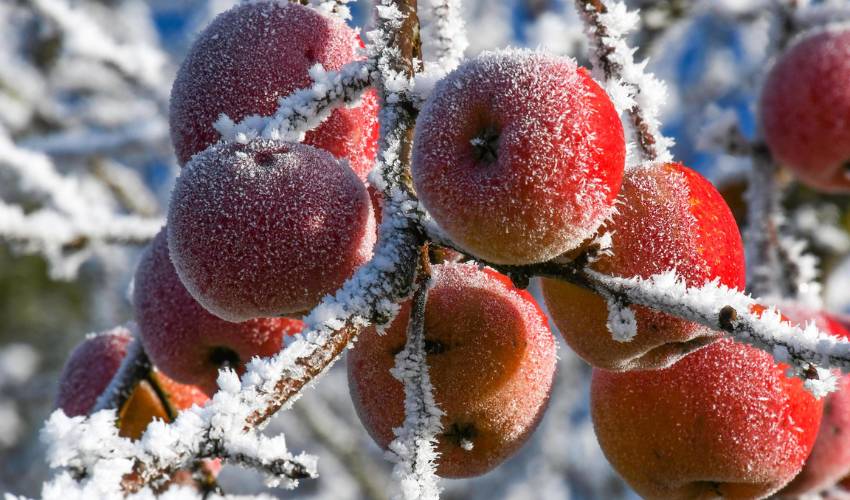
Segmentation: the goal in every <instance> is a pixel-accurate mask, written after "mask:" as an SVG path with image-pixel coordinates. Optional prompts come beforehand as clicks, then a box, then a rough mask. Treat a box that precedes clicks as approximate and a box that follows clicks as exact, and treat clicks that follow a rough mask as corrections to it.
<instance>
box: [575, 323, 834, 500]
mask: <svg viewBox="0 0 850 500" xmlns="http://www.w3.org/2000/svg"><path fill="white" fill-rule="evenodd" d="M822 410H823V402H822V401H818V400H816V399H815V398H814V397H813V396H812V395H811V394H810V393H808V392H807V391H806V390H805V389H804V388H803V384H802V382H801V381H800V380H799V379H795V378H794V379H792V378H788V377H786V376H785V370H784V367H783V366H781V365H777V364H776V363H775V362H774V361H773V358H772V357H771V356H770V355H769V354H767V353H765V352H763V351H760V350H757V349H755V348H752V347H749V346H746V345H743V344H739V343H735V342H733V341H731V340H729V339H721V340H718V341H717V342H715V343H713V344H712V345H710V346H708V347H706V348H704V349H701V350H699V351H697V352H695V353H693V354H691V355H689V356H687V357H685V358H683V359H682V360H680V361H679V362H678V363H676V364H675V365H673V366H672V367H670V368H666V369H661V370H647V371H629V372H611V371H606V370H602V369H594V371H593V379H592V383H591V414H592V418H593V425H594V429H595V431H596V436H597V439H598V440H599V445H600V446H601V447H602V451H603V452H604V453H605V456H606V457H607V458H608V461H609V462H610V463H611V465H612V466H613V467H614V469H615V470H616V471H617V472H618V473H619V474H620V475H621V476H622V477H623V479H625V480H626V482H627V483H629V485H630V486H631V487H632V488H634V490H635V491H636V492H637V493H638V494H639V495H641V496H642V497H644V498H647V499H665V500H673V499H686V498H687V499H690V498H719V497H722V498H739V499H745V498H746V499H751V498H765V497H767V496H768V495H770V494H772V493H774V492H776V491H777V490H778V489H779V488H781V487H782V486H783V485H785V484H786V483H788V482H789V481H790V480H791V479H792V478H793V477H794V476H795V475H796V474H797V473H798V472H799V471H800V470H801V468H802V467H803V463H804V462H805V460H806V457H807V456H808V455H809V453H810V452H811V450H812V446H813V445H814V442H815V438H816V436H817V433H818V427H819V425H820V421H821V412H822Z"/></svg>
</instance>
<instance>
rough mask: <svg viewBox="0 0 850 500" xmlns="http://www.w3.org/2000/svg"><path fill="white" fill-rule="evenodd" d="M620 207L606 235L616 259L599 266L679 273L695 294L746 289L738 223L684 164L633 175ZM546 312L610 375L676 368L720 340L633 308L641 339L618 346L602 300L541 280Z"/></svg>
mask: <svg viewBox="0 0 850 500" xmlns="http://www.w3.org/2000/svg"><path fill="white" fill-rule="evenodd" d="M620 200H621V201H622V203H621V204H619V205H618V213H617V214H615V215H614V216H613V217H612V218H611V221H610V222H609V223H607V224H606V225H605V228H604V230H605V231H610V232H611V235H612V248H611V250H612V255H610V256H604V257H602V258H601V259H600V260H599V261H598V262H596V263H594V264H593V268H594V269H595V270H597V271H600V272H603V273H606V274H611V275H615V276H622V277H631V276H641V277H643V278H647V277H649V276H651V275H653V274H656V273H661V272H664V271H668V270H670V269H676V271H677V272H678V273H679V275H680V276H681V277H682V278H683V279H684V280H685V282H686V283H687V284H688V285H690V286H701V285H703V284H705V283H706V282H707V281H711V280H714V279H719V281H720V283H722V284H724V285H726V286H728V287H731V288H739V289H743V288H744V283H745V278H746V275H745V269H744V250H743V244H742V242H741V236H740V234H739V232H738V226H737V225H736V224H735V218H734V217H733V216H732V213H731V212H730V210H729V207H728V206H727V205H726V203H725V202H724V200H723V198H722V196H721V195H720V194H719V193H718V192H717V190H716V189H715V188H714V187H713V186H712V185H711V183H710V182H708V180H706V179H705V178H704V177H702V176H701V175H699V174H698V173H696V172H695V171H693V170H691V169H689V168H687V167H685V166H683V165H681V164H678V163H668V164H664V165H658V166H650V167H640V168H636V169H632V170H630V171H629V172H627V174H626V176H625V179H624V181H623V188H622V191H621V193H620ZM543 296H544V298H545V299H546V306H547V307H548V308H549V312H550V314H551V316H552V319H553V320H554V322H555V324H556V325H557V326H558V329H559V330H560V331H561V333H562V334H563V336H564V339H565V340H566V341H567V343H568V344H569V345H570V347H572V348H573V349H574V350H575V351H576V353H577V354H578V355H579V356H581V357H582V358H583V359H584V360H586V361H587V362H588V363H590V364H591V365H593V366H596V367H599V368H605V369H609V370H631V369H651V368H663V367H666V366H670V365H671V364H673V363H675V362H676V361H677V360H679V359H681V358H682V357H683V356H685V355H687V354H689V353H690V352H693V351H694V350H696V349H699V348H701V347H704V346H705V345H707V344H709V343H711V342H713V341H714V340H715V339H717V338H718V335H719V334H718V333H717V332H714V331H712V330H710V329H708V328H705V327H703V326H700V325H697V324H695V323H690V322H687V321H684V320H680V319H677V318H673V317H672V316H669V315H666V314H664V313H661V312H657V311H653V310H650V309H647V308H644V307H639V306H634V307H633V309H634V311H635V317H636V320H637V335H636V336H635V337H634V338H633V339H632V340H631V341H629V342H619V341H617V340H614V338H613V337H612V336H611V333H610V332H609V331H608V328H607V326H606V324H607V321H608V308H607V305H606V303H605V300H604V299H602V298H601V297H600V296H598V295H596V294H595V293H592V292H590V291H587V290H585V289H583V288H580V287H578V286H575V285H571V284H568V283H565V282H562V281H555V280H548V279H547V280H543Z"/></svg>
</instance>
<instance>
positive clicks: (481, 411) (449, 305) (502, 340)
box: [348, 263, 556, 477]
mask: <svg viewBox="0 0 850 500" xmlns="http://www.w3.org/2000/svg"><path fill="white" fill-rule="evenodd" d="M433 269H434V285H433V288H431V290H430V293H429V296H428V301H427V303H426V309H425V349H426V351H427V353H428V356H427V359H428V366H429V374H430V378H431V382H432V384H433V387H434V398H435V400H436V402H437V404H438V405H439V406H440V408H441V409H442V410H443V411H444V412H445V415H444V416H443V418H442V425H443V433H442V434H441V435H440V436H439V437H438V440H437V452H438V453H439V459H438V460H437V473H438V474H439V475H441V476H444V477H468V476H474V475H479V474H483V473H485V472H487V471H489V470H491V469H493V468H494V467H496V466H497V465H499V464H500V463H501V462H503V461H504V460H506V459H507V458H508V457H509V456H510V455H511V454H513V453H514V452H515V451H516V450H517V449H518V448H519V447H520V446H521V445H522V444H523V443H524V442H525V441H526V440H527V439H528V437H529V435H530V434H531V433H532V431H533V430H534V429H535V427H536V426H537V423H538V421H539V420H540V418H541V416H542V414H543V411H544V409H545V406H546V403H547V401H548V399H549V391H550V388H551V386H552V379H553V377H554V373H555V361H556V359H555V342H554V338H553V337H552V334H551V332H550V331H549V329H548V327H547V323H546V318H545V316H544V315H543V313H542V312H541V311H540V309H539V307H538V306H537V304H536V303H535V302H534V299H533V298H532V297H531V296H530V295H529V294H528V293H527V292H525V291H522V290H518V289H516V288H514V286H513V285H512V284H511V282H510V280H509V279H507V278H506V277H505V276H503V275H500V274H498V273H496V272H495V271H492V270H490V269H483V270H481V269H479V268H478V266H477V265H473V264H454V263H446V264H441V265H437V266H434V268H433ZM409 317H410V303H409V302H406V303H404V304H403V307H402V310H401V312H400V313H399V315H398V316H397V317H396V319H395V320H394V321H393V322H392V323H391V324H390V326H389V328H388V329H387V331H386V333H384V334H383V335H379V334H378V333H377V332H376V330H375V329H374V328H369V329H367V330H365V331H364V332H363V333H362V334H361V335H360V338H359V339H358V341H357V343H356V344H355V346H354V348H353V349H352V350H351V351H350V352H349V354H348V380H349V387H350V389H351V397H352V399H353V400H354V405H355V408H356V409H357V413H358V415H359V416H360V420H361V421H362V422H363V424H364V426H365V427H366V429H367V430H368V431H369V434H370V435H371V436H372V437H373V438H374V439H375V441H376V442H377V443H378V445H379V446H381V447H383V448H386V447H387V446H388V445H389V443H390V442H391V441H392V440H393V439H395V434H394V433H393V429H394V428H396V427H399V426H401V425H402V423H403V422H404V388H403V386H402V384H401V383H400V382H399V381H398V380H396V379H395V378H393V376H392V375H391V374H390V369H391V368H393V366H394V365H395V356H396V354H398V353H399V352H400V351H401V350H402V349H403V348H404V344H405V339H406V330H407V324H408V321H409Z"/></svg>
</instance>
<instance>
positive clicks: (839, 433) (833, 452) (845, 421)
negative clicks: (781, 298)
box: [779, 305, 850, 497]
mask: <svg viewBox="0 0 850 500" xmlns="http://www.w3.org/2000/svg"><path fill="white" fill-rule="evenodd" d="M781 309H782V312H783V313H784V314H785V315H787V316H788V317H789V318H791V320H792V321H794V322H797V323H804V322H806V321H810V320H812V321H814V323H815V325H816V326H817V327H818V329H819V330H821V331H823V332H827V333H829V334H831V335H834V336H836V337H840V338H844V339H850V331H848V330H847V329H845V328H844V327H843V326H842V325H841V323H839V322H838V321H836V320H835V319H834V318H833V317H832V316H831V315H830V314H827V313H823V312H817V311H807V310H806V309H805V308H801V307H799V306H797V307H795V306H788V305H783V306H782V308H781ZM847 474H850V376H843V377H841V378H840V379H839V381H838V390H837V391H835V392H832V393H830V394H829V395H828V396H827V397H826V401H825V402H824V407H823V419H822V420H821V424H820V431H819V432H818V437H817V440H816V441H815V445H814V448H812V453H811V455H809V458H808V459H807V460H806V465H805V466H804V467H803V470H802V471H801V472H800V474H798V475H797V477H795V478H794V480H793V481H791V482H790V483H789V484H788V485H787V486H786V487H785V488H783V489H782V490H781V491H780V492H779V495H780V496H787V497H797V496H798V495H802V494H806V493H816V492H818V491H821V490H823V489H826V488H827V487H829V486H831V485H833V484H835V483H836V482H837V481H838V480H839V479H841V478H842V477H844V476H845V475H847Z"/></svg>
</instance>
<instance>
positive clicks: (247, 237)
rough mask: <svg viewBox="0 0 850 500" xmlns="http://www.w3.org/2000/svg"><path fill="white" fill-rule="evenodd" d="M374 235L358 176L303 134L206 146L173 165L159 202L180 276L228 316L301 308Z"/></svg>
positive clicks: (352, 262)
mask: <svg viewBox="0 0 850 500" xmlns="http://www.w3.org/2000/svg"><path fill="white" fill-rule="evenodd" d="M375 237H376V236H375V219H374V216H373V213H372V205H371V203H370V200H369V195H368V194H367V192H366V187H365V186H364V185H363V183H362V182H360V180H359V179H357V176H355V175H354V172H352V171H351V169H349V168H348V167H347V166H345V165H344V164H343V163H341V162H339V161H337V160H336V159H335V158H334V157H333V156H332V155H331V154H330V153H328V152H326V151H323V150H321V149H316V148H314V147H311V146H307V145H304V144H291V143H282V142H275V141H263V140H255V141H252V142H250V143H249V144H235V143H234V144H223V145H222V144H218V145H214V146H211V147H210V148H209V149H206V150H204V152H203V153H201V154H199V155H196V156H195V159H194V160H193V161H192V163H191V164H190V165H188V166H187V167H186V168H184V169H183V171H182V173H181V174H180V177H179V178H178V179H177V185H176V186H175V187H174V191H173V193H172V197H171V208H170V210H169V212H168V245H169V249H170V251H171V260H172V261H173V262H174V267H175V268H176V269H177V273H178V275H179V276H180V280H181V281H182V282H183V284H184V285H185V286H186V289H187V290H189V293H190V294H192V296H193V297H194V298H195V299H196V300H197V301H198V302H199V303H200V304H201V305H203V306H204V307H205V308H206V309H207V310H209V311H210V312H212V313H213V314H215V315H217V316H219V317H220V318H223V319H226V320H228V321H245V320H248V319H252V318H259V317H266V316H278V315H282V314H297V313H303V312H306V311H309V310H310V309H312V308H313V307H314V306H316V305H317V304H318V303H319V301H320V300H321V299H322V297H323V296H325V295H327V294H329V293H333V292H335V291H336V290H337V289H338V288H339V287H340V286H341V285H342V284H343V282H345V280H346V279H348V278H349V277H350V276H352V275H353V274H354V272H355V271H356V270H357V268H358V267H359V266H360V265H362V264H364V263H365V262H367V261H368V260H369V259H370V258H371V256H372V247H373V246H374V244H375Z"/></svg>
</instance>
